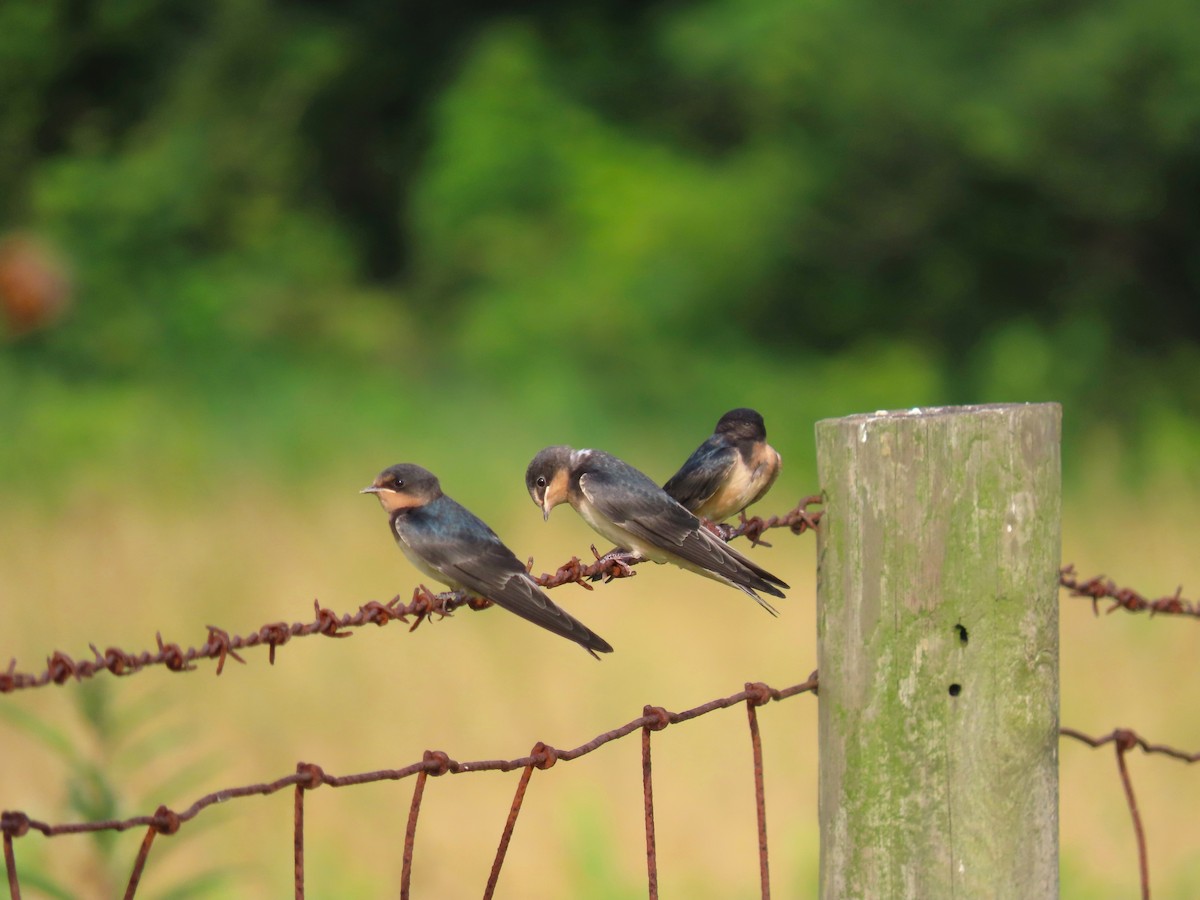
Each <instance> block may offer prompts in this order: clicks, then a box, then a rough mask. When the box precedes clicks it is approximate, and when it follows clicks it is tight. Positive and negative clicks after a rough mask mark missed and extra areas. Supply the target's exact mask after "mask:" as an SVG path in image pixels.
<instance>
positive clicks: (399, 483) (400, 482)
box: [392, 478, 404, 490]
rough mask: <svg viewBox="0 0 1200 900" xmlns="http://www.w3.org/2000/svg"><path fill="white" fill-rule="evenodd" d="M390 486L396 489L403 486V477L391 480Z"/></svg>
mask: <svg viewBox="0 0 1200 900" xmlns="http://www.w3.org/2000/svg"><path fill="white" fill-rule="evenodd" d="M392 486H393V487H394V488H396V490H399V489H400V488H402V487H404V479H403V478H397V479H396V480H395V481H393V482H392Z"/></svg>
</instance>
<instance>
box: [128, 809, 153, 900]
mask: <svg viewBox="0 0 1200 900" xmlns="http://www.w3.org/2000/svg"><path fill="white" fill-rule="evenodd" d="M156 834H158V829H157V828H155V827H154V826H153V825H151V826H150V827H149V828H147V829H146V836H145V837H144V838H142V846H141V848H140V849H139V850H138V855H137V859H135V860H134V861H133V871H132V872H130V873H129V883H128V884H127V885H125V900H133V895H134V894H136V893H137V889H138V885H139V884H140V883H141V880H142V872H143V871H144V870H145V868H146V858H147V857H148V856H149V855H150V847H151V846H152V845H153V844H154V836H155V835H156Z"/></svg>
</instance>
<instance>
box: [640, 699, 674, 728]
mask: <svg viewBox="0 0 1200 900" xmlns="http://www.w3.org/2000/svg"><path fill="white" fill-rule="evenodd" d="M642 716H643V717H646V718H649V719H651V720H652V721H649V722H647V723H646V724H645V725H643V726H642V727H643V728H648V729H650V730H651V731H662V730H663V729H664V728H666V727H667V726H668V725H670V724H671V714H670V713H669V712H667V711H666V710H665V709H663V708H662V707H661V706H650V705H648V704H647V705H646V706H643V707H642Z"/></svg>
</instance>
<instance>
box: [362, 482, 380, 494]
mask: <svg viewBox="0 0 1200 900" xmlns="http://www.w3.org/2000/svg"><path fill="white" fill-rule="evenodd" d="M379 491H380V488H379V486H378V485H374V484H372V485H371V486H369V487H365V488H363V489H362V490H361V491H359V493H360V494H378V493H379Z"/></svg>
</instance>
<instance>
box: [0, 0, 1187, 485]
mask: <svg viewBox="0 0 1200 900" xmlns="http://www.w3.org/2000/svg"><path fill="white" fill-rule="evenodd" d="M0 97H3V102H2V103H0V158H2V159H3V161H4V164H3V165H0V198H3V201H2V202H3V207H2V208H0V228H3V229H7V230H18V229H19V230H22V231H26V232H31V233H33V234H36V235H38V236H40V237H41V238H43V239H46V240H48V241H50V242H52V244H53V245H54V246H55V247H57V248H58V250H59V251H60V252H61V253H62V254H63V255H64V257H65V259H66V260H67V264H68V267H69V270H70V272H71V278H72V282H73V286H74V287H73V296H74V303H73V307H72V309H71V311H70V314H69V315H68V316H67V317H65V318H64V319H63V320H62V321H60V322H59V323H57V324H56V325H55V326H54V327H49V328H45V329H43V330H41V331H40V332H37V333H33V334H29V335H25V336H22V337H20V338H19V339H18V338H16V337H13V338H11V339H10V340H9V341H7V342H6V344H4V345H0V410H2V411H3V416H4V420H5V421H7V422H11V423H16V424H17V425H18V429H19V433H20V434H21V435H22V436H23V437H24V438H25V439H26V440H24V441H22V442H21V443H22V446H21V447H14V446H12V445H11V444H10V445H9V447H8V449H7V451H6V454H7V458H5V459H3V460H2V461H3V462H4V463H6V465H5V466H4V469H5V471H7V472H8V473H9V477H12V473H13V472H20V473H29V472H36V471H37V468H36V466H37V460H39V459H40V460H46V461H47V462H46V463H45V465H47V466H50V465H53V464H62V463H68V464H70V463H73V462H74V461H75V459H76V458H77V457H80V456H85V455H86V454H87V453H95V452H97V450H98V449H103V448H104V447H105V446H108V445H114V446H115V450H114V452H117V453H118V455H119V454H120V453H121V452H127V453H128V454H132V455H133V456H140V457H145V456H146V455H148V454H149V455H153V454H154V453H155V452H156V451H159V450H163V449H164V445H170V444H171V442H172V441H174V442H175V444H176V445H177V449H178V450H179V452H181V453H183V454H184V456H185V457H186V455H187V453H188V452H189V450H188V448H191V452H193V453H194V454H196V455H197V456H198V457H201V458H205V457H206V456H207V455H208V454H210V453H213V452H217V453H221V452H223V451H222V449H221V441H222V440H227V441H230V446H229V447H227V448H226V450H227V451H228V455H229V456H231V457H234V456H239V457H244V456H245V455H246V454H247V453H249V455H250V456H253V455H254V447H255V446H256V444H258V443H261V444H262V446H263V447H266V448H278V447H279V446H280V445H287V446H288V448H289V450H290V449H292V447H291V445H292V439H293V438H294V437H295V435H296V430H297V429H299V430H300V431H302V432H306V433H308V434H309V436H310V437H311V441H309V442H305V441H301V442H299V443H300V448H299V450H298V451H297V452H298V453H299V454H300V456H301V457H303V453H304V447H305V446H308V447H309V448H310V452H311V454H312V455H313V456H314V457H319V456H321V455H322V454H327V453H329V452H332V449H333V448H334V447H336V446H337V445H339V444H344V443H345V441H346V439H347V437H348V436H353V435H355V434H360V433H362V432H364V431H366V430H367V429H369V428H371V427H374V428H380V427H385V426H388V425H390V426H391V427H393V428H395V429H407V428H409V427H411V426H412V425H413V424H414V423H417V422H419V423H420V427H421V428H423V429H425V430H428V431H433V432H441V433H443V434H449V435H455V436H461V435H462V434H463V433H464V432H465V431H466V430H467V426H469V425H470V424H471V423H472V422H478V421H479V420H480V419H481V418H482V420H483V421H484V422H485V423H488V424H493V423H494V424H497V425H498V426H499V428H500V430H501V431H506V430H507V429H508V428H509V427H510V426H509V424H508V423H510V422H512V421H514V420H517V419H521V420H525V421H536V422H538V423H539V425H538V426H537V429H535V430H537V433H538V437H539V440H540V438H541V436H543V434H544V436H545V438H546V440H552V439H569V440H578V441H581V442H588V443H596V444H599V443H602V442H605V441H610V442H611V441H618V440H620V439H621V438H622V437H629V438H630V439H633V438H634V437H635V436H636V437H638V438H640V439H642V440H644V441H647V442H649V443H650V444H651V445H653V444H654V443H655V441H663V438H662V437H661V436H660V435H659V434H657V433H650V434H647V433H646V426H647V425H649V424H653V425H661V424H672V425H675V424H678V425H680V426H681V427H686V429H687V431H688V433H689V435H690V436H691V437H696V436H697V435H698V434H701V433H702V432H703V429H704V428H706V427H707V426H708V425H709V424H710V420H712V421H715V419H716V417H717V416H718V415H719V414H720V413H721V412H722V411H724V410H725V409H727V408H729V407H730V406H732V405H740V404H749V405H755V406H758V407H760V408H762V409H763V410H764V412H765V413H766V414H767V418H768V423H769V424H770V425H771V427H772V430H773V432H774V433H779V432H780V430H782V433H783V434H784V435H786V436H789V437H791V438H794V440H796V441H797V442H798V443H801V444H802V445H803V449H800V450H799V453H800V454H801V455H803V454H810V453H811V450H810V449H808V445H809V444H811V439H810V432H809V431H808V429H809V427H810V424H811V421H812V420H813V419H815V418H817V417H820V416H828V415H842V414H848V413H852V412H860V411H864V410H869V409H875V408H880V407H894V406H900V407H908V406H916V405H929V404H933V403H962V402H985V401H999V400H1061V401H1062V402H1063V403H1064V404H1065V407H1066V423H1067V427H1068V438H1069V439H1070V440H1072V441H1075V442H1076V444H1075V445H1076V446H1080V445H1082V442H1083V441H1084V440H1090V439H1092V438H1094V437H1095V436H1096V435H1097V434H1112V435H1116V436H1117V437H1116V441H1115V443H1116V445H1117V446H1119V447H1123V448H1128V449H1129V451H1130V452H1129V453H1128V454H1127V458H1128V465H1129V466H1130V468H1131V469H1132V470H1139V471H1145V470H1146V469H1148V468H1153V469H1154V470H1155V471H1159V470H1160V468H1161V467H1165V468H1167V469H1173V470H1181V472H1182V473H1183V474H1192V475H1194V474H1196V473H1197V472H1200V453H1198V452H1197V450H1196V448H1197V447H1200V424H1198V423H1200V377H1198V375H1197V371H1198V368H1197V364H1198V363H1200V297H1198V294H1200V253H1197V251H1196V248H1197V246H1200V207H1198V206H1197V205H1196V203H1195V197H1196V196H1197V188H1198V187H1200V19H1197V17H1196V16H1194V15H1193V14H1192V13H1191V11H1190V10H1188V9H1187V8H1186V5H1181V4H1179V3H1177V2H1175V0H1109V2H1106V3H1102V4H1094V3H1093V4H1086V3H1065V4H1064V3H1061V2H1059V3H1053V4H1052V3H1047V2H1037V0H1019V2H1016V3H1013V2H1011V0H1005V2H997V0H983V2H977V3H972V4H965V5H964V4H955V3H946V2H926V3H916V4H908V5H903V6H896V5H895V4H887V3H881V2H878V0H850V2H838V3H831V2H827V0H808V2H802V3H796V2H792V0H754V2H745V0H711V2H705V3H680V2H674V3H667V2H660V3H651V4H632V3H621V2H616V0H607V2H605V0H596V2H593V3H589V4H584V5H577V4H568V5H560V4H547V3H516V2H514V3H508V4H484V3H471V2H468V3H466V4H459V5H456V6H455V7H453V8H449V7H446V8H442V7H436V8H435V7H428V8H418V7H413V6H411V5H404V4H401V5H396V4H382V3H374V2H366V0H358V2H348V3H344V4H339V5H337V6H336V7H332V6H326V5H322V4H314V3H311V2H299V0H293V2H269V0H218V2H214V3H212V4H207V5H204V4H201V5H197V4H191V3H184V2H180V0H134V2H124V3H109V4H77V3H69V2H66V0H8V2H6V3H5V4H4V5H3V6H0ZM192 420H194V421H195V423H196V428H195V429H194V430H190V429H189V426H188V424H187V423H188V422H189V421H192ZM214 423H216V424H217V427H216V428H215V429H214V428H213V425H214ZM502 423H503V424H502ZM555 423H559V425H560V426H561V433H560V436H559V437H558V438H556V437H555V435H554V434H553V433H552V431H553V429H552V426H553V425H554V424H555ZM306 430H307V431H306ZM213 431H216V432H224V433H225V437H214V436H212V434H211V433H212V432H213ZM118 433H119V435H124V436H123V437H122V436H119V435H118ZM201 434H203V435H208V437H206V438H205V439H204V440H207V441H208V443H207V444H205V443H203V441H201V442H199V443H198V440H199V439H198V438H197V437H196V435H201ZM230 434H233V435H235V437H233V438H230V437H229V435H230ZM114 435H118V436H114ZM131 435H132V436H133V437H130V436H131ZM172 435H174V437H172ZM504 439H505V438H504V437H501V438H500V440H501V441H503V440H504ZM509 439H511V437H510V438H509ZM116 445H125V446H126V451H121V450H120V446H116ZM34 447H36V448H37V449H36V452H35V451H34V450H32V449H30V448H34ZM521 448H522V452H524V447H523V445H521ZM662 448H663V449H664V452H666V449H667V445H666V444H665V442H664V443H663V444H662ZM614 449H619V448H617V447H614ZM272 452H273V450H271V449H268V450H267V451H266V455H267V456H268V457H269V456H270V455H271V453H272ZM514 452H516V450H515V449H514ZM669 452H671V453H677V452H678V448H676V447H675V446H674V445H673V444H672V445H671V446H670V448H669ZM35 457H36V459H35ZM522 461H523V458H522ZM31 467H33V468H31Z"/></svg>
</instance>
